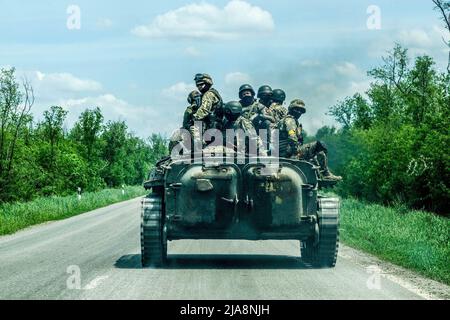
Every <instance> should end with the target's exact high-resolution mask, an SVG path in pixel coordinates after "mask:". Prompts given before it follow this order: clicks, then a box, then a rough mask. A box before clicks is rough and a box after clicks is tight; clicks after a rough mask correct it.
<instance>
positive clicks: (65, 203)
mask: <svg viewBox="0 0 450 320" xmlns="http://www.w3.org/2000/svg"><path fill="white" fill-rule="evenodd" d="M144 194H146V191H145V190H144V188H142V187H136V186H132V187H126V188H125V194H124V195H123V194H122V190H121V189H105V190H102V191H99V192H87V193H84V194H83V195H82V198H81V200H78V197H77V195H73V196H67V197H48V198H38V199H36V200H33V201H31V202H25V203H13V204H2V205H0V235H6V234H12V233H14V232H16V231H18V230H20V229H23V228H26V227H28V226H32V225H35V224H39V223H43V222H47V221H53V220H61V219H65V218H68V217H72V216H74V215H77V214H80V213H84V212H88V211H91V210H94V209H97V208H101V207H105V206H108V205H110V204H113V203H117V202H121V201H125V200H129V199H133V198H136V197H139V196H142V195H144Z"/></svg>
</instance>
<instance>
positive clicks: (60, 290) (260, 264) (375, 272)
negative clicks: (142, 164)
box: [0, 199, 450, 300]
mask: <svg viewBox="0 0 450 320" xmlns="http://www.w3.org/2000/svg"><path fill="white" fill-rule="evenodd" d="M139 208H140V199H133V200H130V201H127V202H123V203H119V204H115V205H112V206H109V207H106V208H102V209H98V210H95V211H92V212H89V213H85V214H83V215H79V216H76V217H73V218H70V219H67V220H63V221H57V222H50V223H46V224H43V225H39V226H35V227H32V228H29V229H26V230H24V231H21V232H19V233H17V234H15V235H11V236H5V237H0V299H188V300H191V299H202V300H203V299H206V300H208V299H238V300H240V299H246V300H247V299H249V300H254V299H287V300H299V299H436V298H444V299H448V298H449V297H450V291H449V287H447V286H444V285H442V284H440V283H437V282H435V281H431V280H428V279H423V278H421V277H418V276H417V275H414V274H412V273H410V272H408V271H406V270H404V269H401V268H398V267H396V266H393V265H390V264H386V263H384V262H381V261H379V260H378V259H376V258H373V257H371V256H369V255H366V254H363V253H361V252H359V251H356V250H354V249H351V248H348V247H346V246H343V245H341V248H340V254H339V257H338V262H337V265H336V268H334V269H311V268H308V267H307V266H305V265H304V264H303V263H302V261H301V259H300V257H299V243H298V241H203V240H202V241H188V240H186V241H173V242H171V243H169V259H170V260H169V265H168V266H167V267H166V268H163V269H142V268H141V266H140V244H139V223H140V211H139Z"/></svg>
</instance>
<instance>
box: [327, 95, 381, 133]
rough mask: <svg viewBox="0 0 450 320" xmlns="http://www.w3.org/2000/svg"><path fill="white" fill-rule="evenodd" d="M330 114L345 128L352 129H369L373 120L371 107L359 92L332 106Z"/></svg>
mask: <svg viewBox="0 0 450 320" xmlns="http://www.w3.org/2000/svg"><path fill="white" fill-rule="evenodd" d="M328 114H329V115H332V116H333V117H334V118H335V120H336V121H337V122H338V123H340V124H342V125H343V126H344V129H350V128H351V127H356V128H362V129H368V128H369V127H370V126H371V124H372V121H373V119H372V118H373V116H372V110H371V107H370V106H369V104H368V102H367V100H366V99H364V98H363V97H362V96H361V95H360V94H359V93H356V94H355V95H354V96H353V97H347V98H345V99H344V101H340V102H338V103H337V104H336V105H334V106H332V107H331V108H330V110H329V112H328Z"/></svg>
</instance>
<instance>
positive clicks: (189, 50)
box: [184, 46, 202, 57]
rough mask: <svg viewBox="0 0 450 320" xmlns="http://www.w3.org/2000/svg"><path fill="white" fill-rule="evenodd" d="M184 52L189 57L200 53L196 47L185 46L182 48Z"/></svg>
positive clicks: (198, 55)
mask: <svg viewBox="0 0 450 320" xmlns="http://www.w3.org/2000/svg"><path fill="white" fill-rule="evenodd" d="M184 53H185V54H186V55H188V56H191V57H200V56H201V55H202V53H201V52H200V51H199V50H198V49H197V48H196V47H192V46H191V47H187V48H186V49H184Z"/></svg>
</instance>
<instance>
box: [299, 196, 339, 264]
mask: <svg viewBox="0 0 450 320" xmlns="http://www.w3.org/2000/svg"><path fill="white" fill-rule="evenodd" d="M317 217H318V228H319V233H318V235H319V237H318V241H317V240H316V241H315V239H314V238H310V239H308V240H307V241H305V242H303V243H301V247H300V248H301V249H300V250H301V256H302V259H303V261H305V262H306V263H308V264H312V265H313V266H314V267H318V268H333V267H334V266H335V265H336V259H337V253H338V247H339V199H337V198H319V199H318V212H317Z"/></svg>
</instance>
